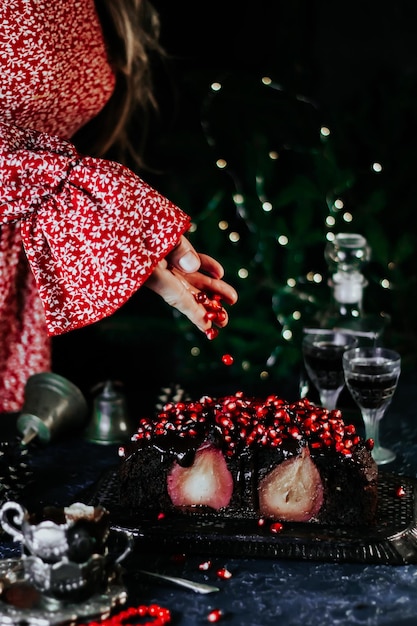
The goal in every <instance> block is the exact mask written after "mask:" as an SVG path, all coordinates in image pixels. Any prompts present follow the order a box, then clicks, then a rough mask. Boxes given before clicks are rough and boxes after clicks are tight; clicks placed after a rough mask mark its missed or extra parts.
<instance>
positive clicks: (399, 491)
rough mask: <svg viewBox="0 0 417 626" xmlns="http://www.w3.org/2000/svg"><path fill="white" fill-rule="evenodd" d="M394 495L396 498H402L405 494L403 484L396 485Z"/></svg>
mask: <svg viewBox="0 0 417 626" xmlns="http://www.w3.org/2000/svg"><path fill="white" fill-rule="evenodd" d="M395 495H396V496H397V498H403V497H404V496H405V489H404V487H403V485H400V486H399V487H397V489H396V490H395Z"/></svg>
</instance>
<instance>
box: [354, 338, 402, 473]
mask: <svg viewBox="0 0 417 626" xmlns="http://www.w3.org/2000/svg"><path fill="white" fill-rule="evenodd" d="M343 369H344V372H345V380H346V386H347V388H348V389H349V391H350V393H351V395H352V398H353V399H354V401H355V402H356V404H357V405H358V407H359V408H360V410H361V414H362V418H363V422H364V425H365V437H366V439H372V440H373V443H374V445H373V450H372V456H373V458H374V459H375V461H376V462H377V463H378V465H382V464H383V463H390V462H391V461H393V460H394V459H395V452H393V451H392V450H388V449H387V448H384V447H382V446H381V445H380V443H379V427H380V422H381V419H382V417H383V416H384V414H385V412H386V410H387V407H388V405H389V404H390V402H391V399H392V396H393V395H394V392H395V390H396V388H397V383H398V378H399V376H400V371H401V357H400V355H399V354H398V352H396V351H395V350H390V349H388V348H383V347H378V346H373V347H363V348H354V349H353V350H348V351H347V352H345V353H344V355H343Z"/></svg>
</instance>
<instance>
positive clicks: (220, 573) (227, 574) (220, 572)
mask: <svg viewBox="0 0 417 626" xmlns="http://www.w3.org/2000/svg"><path fill="white" fill-rule="evenodd" d="M217 576H218V577H219V578H221V579H222V580H227V579H229V578H232V573H231V572H229V570H228V569H226V568H225V567H222V568H221V569H219V570H217Z"/></svg>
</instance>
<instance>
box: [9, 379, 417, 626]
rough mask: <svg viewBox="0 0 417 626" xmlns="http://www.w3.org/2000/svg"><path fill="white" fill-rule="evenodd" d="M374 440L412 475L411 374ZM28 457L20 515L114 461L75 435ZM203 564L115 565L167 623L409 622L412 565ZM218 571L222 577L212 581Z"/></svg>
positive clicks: (166, 560)
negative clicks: (216, 612) (187, 582)
mask: <svg viewBox="0 0 417 626" xmlns="http://www.w3.org/2000/svg"><path fill="white" fill-rule="evenodd" d="M350 410H352V411H354V409H353V407H352V408H351V409H350ZM352 415H353V413H352ZM356 417H357V416H356ZM359 427H360V426H359ZM381 442H382V443H383V444H385V445H389V446H390V447H392V448H393V449H394V450H395V451H396V453H397V458H396V460H395V461H394V462H393V463H391V464H390V465H387V466H386V467H385V468H384V471H389V472H392V473H397V474H400V475H406V476H412V477H416V476H417V375H415V374H407V375H404V376H403V375H402V376H401V378H400V382H399V386H398V389H397V392H396V394H395V396H394V400H393V402H392V405H391V407H390V408H389V410H388V413H387V415H386V417H385V419H384V420H383V422H382V427H381ZM32 457H33V458H32V462H33V470H34V474H35V486H34V489H33V491H32V492H31V494H30V495H29V496H27V502H25V505H26V506H27V508H28V510H30V508H31V507H32V506H35V503H36V506H39V505H52V504H54V505H67V504H70V503H72V502H75V501H77V500H79V496H80V493H81V494H82V493H83V490H85V488H86V487H89V486H93V485H94V484H95V481H96V480H97V479H98V478H99V477H100V475H101V474H102V472H103V471H105V470H106V469H108V468H110V467H111V466H113V465H115V464H116V463H117V462H118V460H117V446H114V445H111V446H106V445H95V444H92V443H88V442H86V441H84V440H83V439H82V438H80V437H74V438H69V439H66V441H58V442H56V443H52V444H49V445H48V446H46V447H43V448H36V449H35V450H34V451H33V453H32ZM19 554H20V549H19V546H17V545H16V544H13V542H12V541H11V540H10V537H8V536H6V535H5V534H4V533H3V534H0V557H2V558H11V557H17V556H19ZM176 556H177V557H178V555H176ZM208 559H210V555H201V556H185V558H184V559H178V558H173V555H171V554H167V555H152V554H143V555H141V554H137V553H134V554H133V555H131V556H130V557H128V558H127V560H126V561H125V562H124V568H125V571H124V574H123V581H124V583H125V585H126V587H127V590H128V599H127V606H130V605H132V606H137V605H138V604H146V605H149V604H151V603H157V604H159V605H161V606H164V607H166V608H168V609H169V610H170V611H171V613H172V624H173V625H174V626H198V625H200V624H201V625H203V624H207V623H209V621H208V615H209V613H210V611H212V610H213V609H220V610H221V611H222V615H223V617H222V618H221V619H220V620H219V622H218V623H219V624H222V623H224V624H225V625H226V624H228V625H230V626H238V625H239V626H240V625H242V626H269V625H271V626H277V625H278V624H285V625H286V626H292V625H294V626H299V625H300V624H304V625H311V626H315V625H317V626H318V625H320V626H323V625H324V626H326V625H329V626H330V625H331V626H333V625H341V626H342V625H345V624H360V625H366V626H371V625H375V626H376V625H378V626H379V625H387V624H392V625H395V626H405V625H411V624H417V565H399V566H392V565H361V564H352V563H318V562H312V561H293V560H291V561H285V560H277V559H247V558H225V557H221V558H218V557H214V558H212V559H211V560H212V565H211V567H210V569H208V570H205V571H204V570H202V569H200V568H199V565H200V564H202V563H203V562H205V561H207V560H208ZM220 568H226V569H227V570H228V571H229V572H230V573H231V574H232V576H231V578H228V579H219V578H218V576H217V574H216V572H217V570H219V569H220ZM140 569H147V570H151V571H154V572H159V573H162V574H168V575H171V576H181V577H184V578H189V579H192V580H196V581H200V582H206V583H209V584H213V585H216V586H218V587H219V588H220V591H219V592H217V593H214V594H209V595H199V594H196V593H194V592H192V591H189V590H185V589H181V588H179V587H176V586H173V585H171V584H169V583H160V582H157V581H155V580H151V579H149V578H145V577H144V576H143V575H142V574H140V572H139V570H140Z"/></svg>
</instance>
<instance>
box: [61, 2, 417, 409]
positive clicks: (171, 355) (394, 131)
mask: <svg viewBox="0 0 417 626" xmlns="http://www.w3.org/2000/svg"><path fill="white" fill-rule="evenodd" d="M154 5H155V7H156V8H157V9H158V11H159V13H160V18H161V24H162V32H161V40H162V43H163V45H164V47H165V49H166V51H167V52H168V55H169V59H168V61H167V62H166V63H164V64H162V63H160V62H156V63H155V88H156V92H157V96H158V100H159V104H160V115H159V117H155V119H154V120H153V123H152V127H151V132H150V137H149V145H148V162H149V164H150V165H151V166H152V168H153V170H152V171H143V172H140V173H141V175H142V176H143V177H144V178H145V179H146V180H148V181H149V182H150V183H151V184H152V185H153V186H155V187H156V188H157V189H158V190H160V191H161V192H162V193H164V194H165V195H167V196H168V197H169V198H170V199H171V200H173V201H174V202H176V203H177V204H178V205H179V206H181V207H182V208H183V209H184V210H185V211H187V212H188V213H189V214H190V215H191V216H192V217H193V219H195V220H196V221H199V224H200V229H199V232H198V233H197V234H196V235H195V236H194V235H191V239H192V241H193V243H194V245H195V246H196V247H197V249H199V250H200V251H204V252H207V253H209V254H213V256H216V257H217V258H218V259H219V260H220V261H222V262H223V263H224V265H225V269H226V278H227V280H228V281H229V282H231V283H232V284H234V285H235V286H236V288H237V289H238V291H239V293H240V299H239V305H236V307H234V308H233V310H231V312H230V313H231V322H230V325H229V327H228V329H227V330H224V331H223V332H222V333H221V336H222V338H221V339H220V336H219V339H218V340H217V339H216V340H215V341H214V342H211V345H210V346H207V340H206V339H205V338H204V337H203V338H201V337H198V336H196V333H195V332H194V331H193V329H190V328H189V326H187V324H186V322H185V321H184V320H182V319H181V318H179V317H178V316H176V315H175V312H173V311H172V310H170V309H169V308H168V307H167V306H165V304H164V303H163V302H162V301H160V300H159V299H158V298H157V297H155V296H154V294H152V293H150V292H148V291H147V290H146V289H143V290H141V291H140V292H138V293H137V294H135V296H134V297H133V298H132V299H131V301H130V302H128V303H127V305H125V307H123V308H122V309H121V310H120V311H119V312H117V313H116V314H115V315H114V316H112V317H111V318H109V319H107V320H103V322H100V323H99V324H95V325H93V326H92V327H88V328H86V329H82V330H79V331H75V332H73V333H70V334H69V335H67V336H63V337H58V338H56V339H55V340H54V364H55V370H56V371H57V372H59V373H61V374H62V375H64V376H67V377H68V378H69V379H70V380H72V381H73V382H75V383H76V384H78V385H79V386H80V387H81V388H82V389H83V391H84V392H85V393H86V394H87V395H88V396H89V397H91V389H92V387H93V386H94V385H95V384H96V383H98V382H100V381H103V380H105V379H113V380H119V381H121V382H122V383H123V384H124V385H125V388H126V392H127V394H128V397H129V401H130V404H131V406H132V410H133V412H134V413H137V412H142V411H143V412H145V411H148V410H149V409H150V408H151V406H153V404H154V402H155V399H156V398H157V396H158V393H159V390H160V388H161V387H163V386H166V385H168V386H169V385H171V384H180V385H181V386H183V387H185V388H186V389H187V390H192V391H193V393H194V394H196V393H199V392H200V391H202V392H205V391H206V390H208V389H209V388H210V385H212V386H213V387H214V388H215V389H216V390H218V389H219V388H222V386H225V387H226V386H228V387H230V386H232V387H235V388H236V387H240V386H244V387H245V389H247V390H251V389H252V388H254V389H256V390H257V391H258V390H260V392H262V391H263V389H265V390H267V389H268V390H269V388H272V389H274V390H277V391H279V392H281V393H282V394H283V395H286V393H287V390H289V389H290V388H289V387H288V386H287V385H288V384H289V383H288V379H289V380H294V376H296V375H297V372H298V369H297V368H298V365H299V350H298V346H297V344H295V345H292V346H290V345H282V344H283V342H282V340H281V336H280V332H281V326H282V324H283V323H284V322H285V323H287V322H288V319H287V318H286V317H285V314H284V322H283V321H282V319H281V318H280V315H279V312H280V310H282V311H285V307H286V306H287V301H286V299H285V298H286V294H285V283H286V279H287V278H288V276H294V275H300V276H302V275H305V274H306V273H307V272H308V271H309V270H314V271H321V272H322V273H323V274H324V273H325V272H326V266H325V264H324V261H323V249H324V244H325V236H326V232H327V230H329V229H328V228H327V227H325V226H324V219H325V216H326V212H323V207H325V204H326V198H327V194H328V190H329V189H331V191H332V193H333V192H334V193H335V194H336V195H337V193H338V192H339V189H341V190H343V191H344V192H345V193H346V199H347V201H348V202H349V203H350V205H349V208H350V210H351V211H352V212H353V213H354V217H355V221H354V222H353V224H352V225H351V226H350V227H349V226H348V225H346V224H337V223H336V224H335V226H334V227H333V230H334V232H337V231H338V230H342V229H343V230H345V229H347V228H350V230H352V231H354V232H361V233H362V234H364V235H365V236H366V237H367V239H368V241H370V243H371V246H372V250H373V259H374V260H373V263H372V264H371V265H370V272H369V276H368V278H369V281H370V285H369V287H368V288H367V289H368V291H367V293H368V296H367V299H366V300H365V306H366V307H368V308H369V309H370V310H372V309H373V308H375V309H376V310H381V309H384V310H388V313H389V314H390V315H391V318H392V322H391V325H390V329H389V331H388V333H387V335H386V343H390V342H392V343H393V344H395V345H396V347H397V348H399V349H400V350H401V352H402V354H403V357H404V366H405V367H413V366H414V365H415V354H416V352H417V348H416V345H417V344H416V322H415V320H416V319H417V311H416V307H417V305H416V304H415V301H416V295H417V289H416V282H417V280H416V263H415V246H416V227H415V205H416V199H415V185H414V182H415V167H416V163H417V147H416V137H417V132H416V120H417V110H416V108H417V38H416V30H417V20H416V18H417V4H416V3H415V2H412V1H410V0H407V1H402V2H399V3H388V2H369V1H366V0H364V1H363V2H353V3H349V4H343V5H340V3H335V2H330V1H326V0H316V1H310V0H305V1H291V2H288V1H287V2H281V1H271V2H266V1H262V0H261V1H258V2H256V3H254V2H228V1H227V0H224V1H223V2H215V1H211V2H186V1H176V2H172V1H170V0H165V1H163V0H155V2H154ZM262 76H270V77H271V79H272V80H273V81H274V84H276V85H277V89H275V90H274V91H273V92H272V95H271V94H270V93H268V96H267V97H265V93H264V91H262V90H261V88H260V87H259V85H260V79H261V77H262ZM215 80H218V81H221V82H222V83H223V84H224V86H225V89H224V90H223V91H224V94H225V95H224V96H222V97H221V98H223V99H221V98H220V99H217V100H213V99H210V98H211V96H210V95H209V92H210V90H209V86H210V84H211V83H212V82H213V81H215ZM207 121H208V122H209V124H208V127H209V129H210V131H209V133H208V134H207V133H206V132H205V126H204V125H205V124H206V123H207ZM323 124H324V125H328V126H329V127H330V128H331V129H332V143H331V150H329V149H328V148H327V149H326V150H325V149H323V147H322V146H321V145H320V144H319V143H317V139H316V135H317V129H318V128H320V126H321V125H323ZM207 137H212V138H214V142H213V145H209V142H208V141H207ZM273 142H275V144H276V146H278V147H280V148H281V150H282V152H283V155H284V158H283V159H282V161H281V164H280V165H279V168H278V169H276V170H271V169H270V166H269V165H268V164H265V163H264V162H262V161H261V160H258V161H256V159H253V154H254V153H256V154H257V152H256V150H257V147H258V146H259V145H265V146H269V144H271V145H272V144H273ZM213 148H214V149H213ZM219 154H220V155H226V156H227V158H228V160H229V161H230V163H232V164H233V166H234V167H235V179H234V180H233V184H231V182H230V178H226V176H224V175H222V174H220V173H219V172H218V170H217V168H216V167H215V165H214V164H215V158H217V156H218V155H219ZM259 158H260V157H259ZM374 161H380V162H381V163H383V165H384V171H383V173H382V174H381V175H380V176H379V178H378V179H375V177H371V175H370V164H371V163H373V162H374ZM268 168H269V169H268ZM259 172H261V173H262V175H264V178H265V180H267V191H268V193H269V194H270V196H271V197H274V199H275V201H276V202H277V203H278V204H279V205H280V206H281V207H283V209H282V214H281V215H280V216H278V217H277V218H276V221H271V223H269V224H267V225H266V226H265V224H264V223H263V222H262V221H261V220H262V219H263V217H259V211H258V212H256V209H257V203H258V200H259V199H258V198H257V197H256V190H255V184H254V182H253V181H255V179H256V176H257V175H258V174H259ZM300 177H301V178H300ZM236 180H238V182H239V184H240V186H241V188H242V189H244V191H245V193H246V195H247V201H248V207H249V214H250V218H243V219H242V216H240V218H239V219H237V218H236V216H235V215H234V211H235V207H234V205H233V204H232V203H231V200H230V199H231V197H232V196H233V193H234V192H235V191H236V189H235V187H234V186H233V185H234V184H235V182H236ZM351 180H354V183H352V182H351ZM297 185H298V187H297ZM216 193H219V194H220V195H222V194H223V195H222V200H221V201H220V202H219V204H218V205H216V208H215V209H209V207H210V206H211V205H212V203H213V197H216ZM286 198H291V201H289V200H288V199H287V200H286ZM226 215H227V217H228V219H229V220H230V221H233V220H235V221H236V227H237V228H241V229H242V232H243V231H244V234H245V239H244V238H243V237H242V246H241V248H240V249H239V251H237V252H236V250H234V251H230V250H229V247H227V245H226V243H225V242H224V241H222V240H221V239H220V237H219V234H218V229H217V227H216V226H215V224H217V220H218V219H223V218H224V217H225V216H226ZM271 219H272V218H271ZM274 219H275V218H274ZM265 229H266V230H268V229H269V230H271V231H273V230H274V229H276V230H277V232H280V231H281V230H282V231H285V232H287V233H288V235H290V236H291V237H292V239H291V241H292V242H293V244H292V248H290V250H289V251H288V255H287V256H285V255H283V254H282V255H281V256H277V255H276V252H275V250H274V249H272V242H271V240H270V239H268V238H267V237H266V236H265V234H264V232H265ZM254 240H256V242H257V245H258V248H257V251H254V250H253V246H254V244H253V241H254ZM260 246H261V247H262V250H263V253H262V255H261V256H262V258H261V259H260V260H259V249H260ZM393 260H394V261H395V269H394V270H390V272H391V273H390V274H389V276H390V280H392V282H393V285H394V290H393V291H392V292H390V293H389V294H387V293H382V292H381V290H380V289H378V282H379V280H380V279H381V277H383V276H385V274H386V272H387V268H388V267H391V266H392V265H393V263H392V261H393ZM246 261H248V263H249V265H250V267H251V268H252V269H253V273H252V277H253V278H252V280H251V281H249V280H248V281H246V283H243V282H242V281H241V282H239V280H237V279H236V268H237V267H238V266H239V263H242V262H243V263H244V262H246ZM390 264H391V265H390ZM325 284H326V283H325V281H324V282H323V285H322V286H321V288H320V289H319V287H316V291H315V292H314V293H318V294H320V297H319V301H320V302H321V303H323V302H325V301H326V298H328V293H327V290H326V287H325ZM308 288H309V286H308V285H307V286H306V289H308ZM320 298H322V300H320ZM300 301H301V300H300ZM273 302H275V303H276V304H275V305H273V304H272V303H273ZM320 302H319V305H320V306H324V305H323V304H320ZM288 306H289V308H290V309H291V310H292V308H291V306H292V305H291V306H290V305H288ZM287 317H288V316H287ZM249 322H250V323H249ZM294 333H295V331H294ZM294 336H295V334H294ZM191 345H199V346H200V349H201V357H200V359H199V361H198V364H197V363H196V362H195V361H194V362H193V361H192V359H191V363H189V356H188V355H189V351H190V346H191ZM274 346H277V348H276V354H277V355H278V357H277V366H276V367H275V368H270V371H269V375H268V378H267V382H266V383H265V382H262V383H261V381H263V379H262V376H260V372H262V371H265V367H266V366H265V363H266V362H267V359H268V355H270V353H271V351H273V350H274ZM225 352H230V353H232V354H233V356H234V357H235V361H236V367H235V366H233V368H229V369H228V370H227V371H226V368H224V367H222V366H221V364H220V356H221V355H222V354H223V353H225ZM246 358H248V360H249V361H250V362H251V363H252V369H250V370H249V373H248V372H247V371H243V369H239V367H238V363H240V362H243V361H244V360H245V359H246ZM291 393H292V390H291ZM138 398H140V401H138Z"/></svg>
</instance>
